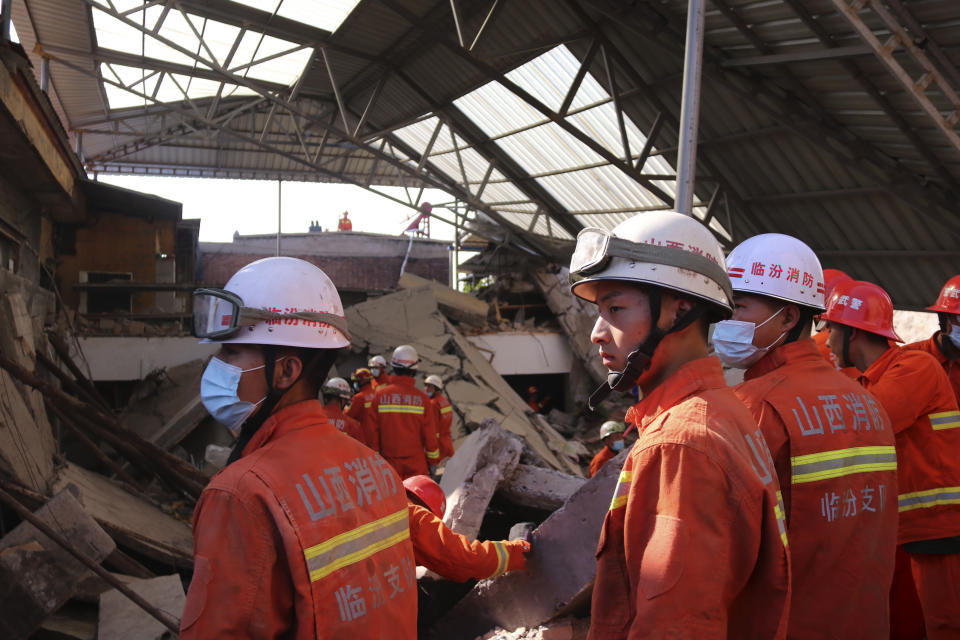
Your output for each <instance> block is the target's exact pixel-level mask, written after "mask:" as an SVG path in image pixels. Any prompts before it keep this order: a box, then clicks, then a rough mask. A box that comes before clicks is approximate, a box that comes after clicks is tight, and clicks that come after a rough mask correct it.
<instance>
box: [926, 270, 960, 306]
mask: <svg viewBox="0 0 960 640" xmlns="http://www.w3.org/2000/svg"><path fill="white" fill-rule="evenodd" d="M927 310H928V311H937V312H939V313H955V314H960V276H953V277H952V278H950V279H949V280H947V284H945V285H943V289H941V290H940V297H939V298H937V301H936V302H935V303H934V304H933V306H930V307H927Z"/></svg>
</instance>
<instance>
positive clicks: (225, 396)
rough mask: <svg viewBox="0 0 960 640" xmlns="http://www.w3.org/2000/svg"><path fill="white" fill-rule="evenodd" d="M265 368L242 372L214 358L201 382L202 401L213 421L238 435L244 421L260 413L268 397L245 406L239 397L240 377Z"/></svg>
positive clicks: (238, 368) (247, 403)
mask: <svg viewBox="0 0 960 640" xmlns="http://www.w3.org/2000/svg"><path fill="white" fill-rule="evenodd" d="M263 367H264V365H260V366H259V367H253V368H252V369H241V368H240V367H235V366H234V365H232V364H227V363H226V362H224V361H223V360H221V359H220V358H211V359H210V363H209V364H208V365H207V368H206V370H204V372H203V378H201V379H200V399H201V400H202V401H203V406H204V407H206V408H207V411H209V412H210V415H211V416H213V419H214V420H216V421H217V422H219V423H220V424H222V425H223V426H225V427H226V428H227V429H230V431H231V432H232V433H233V435H237V434H238V433H239V432H240V426H241V425H242V424H243V422H244V420H246V419H247V418H249V417H250V415H251V414H252V413H253V412H254V411H256V409H257V407H259V406H260V403H262V402H263V401H264V400H266V399H267V397H266V396H264V397H263V398H261V399H260V402H257V403H256V404H254V403H252V402H244V401H243V400H241V399H240V398H239V397H238V396H237V385H239V384H240V376H242V375H243V374H244V373H246V372H248V371H256V370H257V369H263Z"/></svg>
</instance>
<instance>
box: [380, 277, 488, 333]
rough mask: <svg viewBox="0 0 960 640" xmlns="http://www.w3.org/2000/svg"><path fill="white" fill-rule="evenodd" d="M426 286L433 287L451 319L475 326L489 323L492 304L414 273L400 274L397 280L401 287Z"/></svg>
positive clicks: (439, 302)
mask: <svg viewBox="0 0 960 640" xmlns="http://www.w3.org/2000/svg"><path fill="white" fill-rule="evenodd" d="M424 286H429V287H431V289H432V291H433V295H434V296H435V297H436V299H437V305H438V306H439V307H440V311H441V312H442V313H443V315H445V316H447V317H448V318H450V319H451V320H456V321H457V322H465V323H467V324H470V325H473V326H475V327H483V326H485V325H486V324H487V314H488V313H489V311H490V305H488V304H487V303H486V302H484V301H483V300H480V299H479V298H477V297H474V296H471V295H470V294H467V293H460V292H459V291H454V290H453V289H451V288H450V287H447V286H444V285H442V284H439V283H437V282H434V281H433V280H427V279H426V278H421V277H420V276H418V275H414V274H412V273H404V274H403V275H402V276H400V281H399V282H397V287H398V288H400V289H414V288H417V287H424Z"/></svg>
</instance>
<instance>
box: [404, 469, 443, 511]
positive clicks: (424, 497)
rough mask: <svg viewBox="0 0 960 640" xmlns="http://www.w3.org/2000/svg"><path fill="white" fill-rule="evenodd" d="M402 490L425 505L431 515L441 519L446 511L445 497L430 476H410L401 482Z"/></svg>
mask: <svg viewBox="0 0 960 640" xmlns="http://www.w3.org/2000/svg"><path fill="white" fill-rule="evenodd" d="M403 488H404V489H406V490H407V493H408V494H412V497H415V498H416V499H417V500H419V501H420V502H422V503H423V504H425V505H427V508H428V509H430V511H431V512H433V515H435V516H437V517H438V518H442V517H443V514H444V512H445V511H446V510H447V496H445V495H443V489H441V488H440V485H438V484H437V483H436V482H434V481H433V480H432V479H431V478H430V476H410V477H409V478H407V479H406V480H404V481H403Z"/></svg>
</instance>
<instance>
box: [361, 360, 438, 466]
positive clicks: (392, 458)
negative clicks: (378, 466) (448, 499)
mask: <svg viewBox="0 0 960 640" xmlns="http://www.w3.org/2000/svg"><path fill="white" fill-rule="evenodd" d="M418 362H420V358H419V356H418V355H417V350H416V349H414V348H413V347H412V346H410V345H408V344H402V345H400V346H399V347H397V348H396V349H394V350H393V357H392V358H391V362H390V365H391V366H392V367H393V374H394V375H393V376H392V380H393V382H391V383H390V384H387V385H384V386H381V387H377V390H376V393H374V395H373V402H371V404H370V417H371V422H372V424H373V427H374V429H375V432H376V433H377V434H378V439H379V442H380V453H382V454H383V457H384V458H386V459H387V461H388V462H390V464H392V465H393V467H394V469H396V470H397V473H399V474H400V477H401V478H409V477H410V476H425V475H427V474H428V473H429V474H430V475H433V472H434V467H435V466H436V465H437V462H439V461H440V445H439V444H438V442H437V423H436V420H435V418H434V412H433V405H432V404H431V402H430V396H428V395H427V394H426V393H424V392H423V391H421V390H420V389H417V387H416V386H415V381H414V379H413V376H414V375H416V371H417V363H418Z"/></svg>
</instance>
